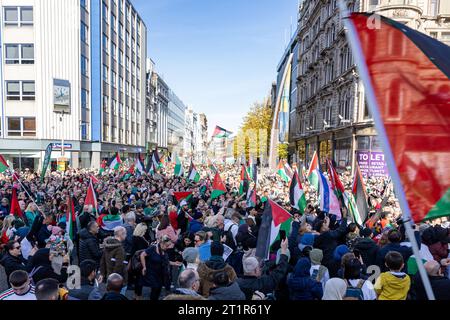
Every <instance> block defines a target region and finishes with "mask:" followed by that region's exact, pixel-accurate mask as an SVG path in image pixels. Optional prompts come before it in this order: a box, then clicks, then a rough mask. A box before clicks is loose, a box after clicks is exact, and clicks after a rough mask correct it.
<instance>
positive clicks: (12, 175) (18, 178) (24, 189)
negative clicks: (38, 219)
mask: <svg viewBox="0 0 450 320" xmlns="http://www.w3.org/2000/svg"><path fill="white" fill-rule="evenodd" d="M8 172H9V173H11V177H12V178H13V181H14V173H13V172H12V171H11V169H8ZM17 182H19V184H20V186H21V187H22V189H23V191H25V193H26V194H27V195H28V197H29V198H30V199H31V202H33V203H34V204H35V205H36V207H37V209H38V210H39V211H40V212H41V213H44V211H43V210H41V208H39V206H38V204H37V203H36V201H34V199H33V197H32V196H31V195H30V194H29V193H28V191H27V188H25V186H24V185H23V184H22V181H20V176H19V175H17Z"/></svg>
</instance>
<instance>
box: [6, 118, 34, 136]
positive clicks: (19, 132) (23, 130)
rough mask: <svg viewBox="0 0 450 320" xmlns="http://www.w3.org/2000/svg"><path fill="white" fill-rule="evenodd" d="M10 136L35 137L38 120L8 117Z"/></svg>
mask: <svg viewBox="0 0 450 320" xmlns="http://www.w3.org/2000/svg"><path fill="white" fill-rule="evenodd" d="M8 136H10V137H35V136H36V118H28V117H27V118H22V117H8Z"/></svg>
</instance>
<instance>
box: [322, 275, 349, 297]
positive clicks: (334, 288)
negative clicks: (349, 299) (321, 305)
mask: <svg viewBox="0 0 450 320" xmlns="http://www.w3.org/2000/svg"><path fill="white" fill-rule="evenodd" d="M346 291H347V285H346V283H345V281H344V280H342V279H341V278H331V279H330V280H328V281H327V282H326V283H325V290H324V292H323V297H322V300H343V298H344V297H345V292H346Z"/></svg>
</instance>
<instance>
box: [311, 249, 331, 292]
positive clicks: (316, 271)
mask: <svg viewBox="0 0 450 320" xmlns="http://www.w3.org/2000/svg"><path fill="white" fill-rule="evenodd" d="M322 259H323V252H322V250H320V249H312V250H311V251H310V252H309V260H310V261H311V269H310V270H309V272H310V274H311V277H312V278H313V279H316V281H319V282H321V283H322V288H323V289H324V290H325V283H326V282H327V281H328V280H329V279H330V273H329V272H328V268H327V267H325V266H323V265H322Z"/></svg>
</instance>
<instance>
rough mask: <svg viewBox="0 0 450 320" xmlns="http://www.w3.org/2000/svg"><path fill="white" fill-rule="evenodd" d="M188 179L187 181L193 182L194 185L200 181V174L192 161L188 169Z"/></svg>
mask: <svg viewBox="0 0 450 320" xmlns="http://www.w3.org/2000/svg"><path fill="white" fill-rule="evenodd" d="M188 179H189V181H193V182H196V183H197V182H199V181H200V174H199V173H198V171H197V168H196V167H195V165H194V163H193V162H192V161H191V167H190V168H189V173H188Z"/></svg>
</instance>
